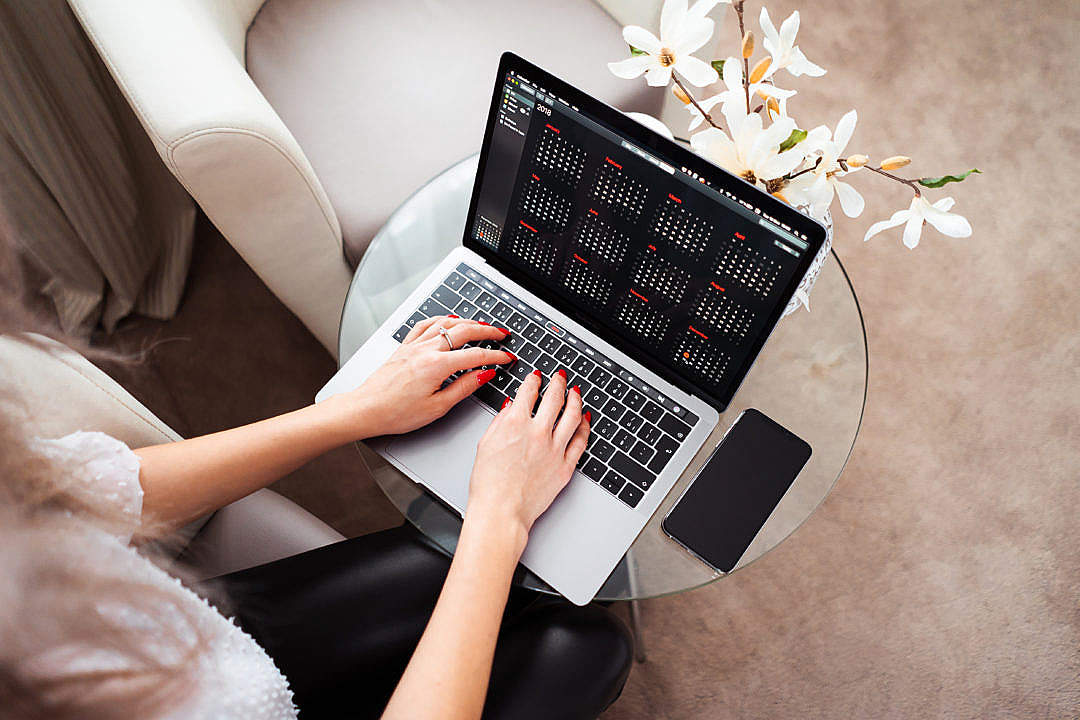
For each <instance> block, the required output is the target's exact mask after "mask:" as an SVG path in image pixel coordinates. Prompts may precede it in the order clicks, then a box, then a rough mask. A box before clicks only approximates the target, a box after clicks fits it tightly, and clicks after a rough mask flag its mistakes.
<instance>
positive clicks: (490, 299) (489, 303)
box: [476, 293, 499, 312]
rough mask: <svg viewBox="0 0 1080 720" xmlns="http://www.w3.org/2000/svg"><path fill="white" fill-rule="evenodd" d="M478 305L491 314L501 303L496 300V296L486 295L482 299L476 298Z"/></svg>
mask: <svg viewBox="0 0 1080 720" xmlns="http://www.w3.org/2000/svg"><path fill="white" fill-rule="evenodd" d="M476 304H477V305H479V306H480V307H481V308H483V309H484V310H487V311H488V312H491V311H492V310H494V309H495V306H496V305H498V304H499V301H498V300H496V299H495V296H494V295H492V294H491V293H484V294H483V295H481V296H480V297H478V298H476Z"/></svg>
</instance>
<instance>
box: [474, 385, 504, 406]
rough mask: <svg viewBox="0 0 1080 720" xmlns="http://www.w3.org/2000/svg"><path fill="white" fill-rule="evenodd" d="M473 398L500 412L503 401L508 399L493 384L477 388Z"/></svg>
mask: <svg viewBox="0 0 1080 720" xmlns="http://www.w3.org/2000/svg"><path fill="white" fill-rule="evenodd" d="M473 397H475V398H476V399H477V400H479V401H480V402H482V403H484V404H485V405H487V406H488V407H489V408H492V409H493V410H499V409H500V408H501V407H502V404H503V400H505V399H506V396H505V395H503V394H502V393H501V392H499V389H498V388H497V387H494V386H493V385H492V384H491V383H486V384H484V385H481V386H480V387H478V388H476V392H474V393H473Z"/></svg>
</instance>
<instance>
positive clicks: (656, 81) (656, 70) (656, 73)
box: [645, 65, 671, 87]
mask: <svg viewBox="0 0 1080 720" xmlns="http://www.w3.org/2000/svg"><path fill="white" fill-rule="evenodd" d="M645 82H647V83H648V84H649V85H652V86H653V87H667V85H668V83H670V82H671V68H669V67H663V66H662V65H653V67H651V68H649V71H648V72H647V73H645Z"/></svg>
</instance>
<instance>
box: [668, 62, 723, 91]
mask: <svg viewBox="0 0 1080 720" xmlns="http://www.w3.org/2000/svg"><path fill="white" fill-rule="evenodd" d="M674 68H675V70H677V71H678V72H679V74H680V75H682V76H683V77H684V78H686V79H687V80H689V81H690V82H691V84H693V85H697V86H698V87H705V86H706V85H712V84H713V83H714V82H716V81H717V80H719V79H720V75H718V74H717V72H716V68H714V67H713V66H712V65H710V64H709V63H707V62H705V61H704V60H698V59H697V58H696V57H692V56H690V55H682V56H680V57H679V59H678V60H676V61H675V65H674ZM664 84H665V85H666V84H667V83H664Z"/></svg>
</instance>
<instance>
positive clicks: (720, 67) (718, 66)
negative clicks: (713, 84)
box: [709, 60, 724, 75]
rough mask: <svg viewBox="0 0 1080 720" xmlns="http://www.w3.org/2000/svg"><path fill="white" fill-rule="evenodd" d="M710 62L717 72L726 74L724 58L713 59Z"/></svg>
mask: <svg viewBox="0 0 1080 720" xmlns="http://www.w3.org/2000/svg"><path fill="white" fill-rule="evenodd" d="M709 64H710V65H712V66H713V70H715V71H716V72H718V73H719V74H721V75H723V74H724V61H723V60H713V61H712V62H711V63H709Z"/></svg>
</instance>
